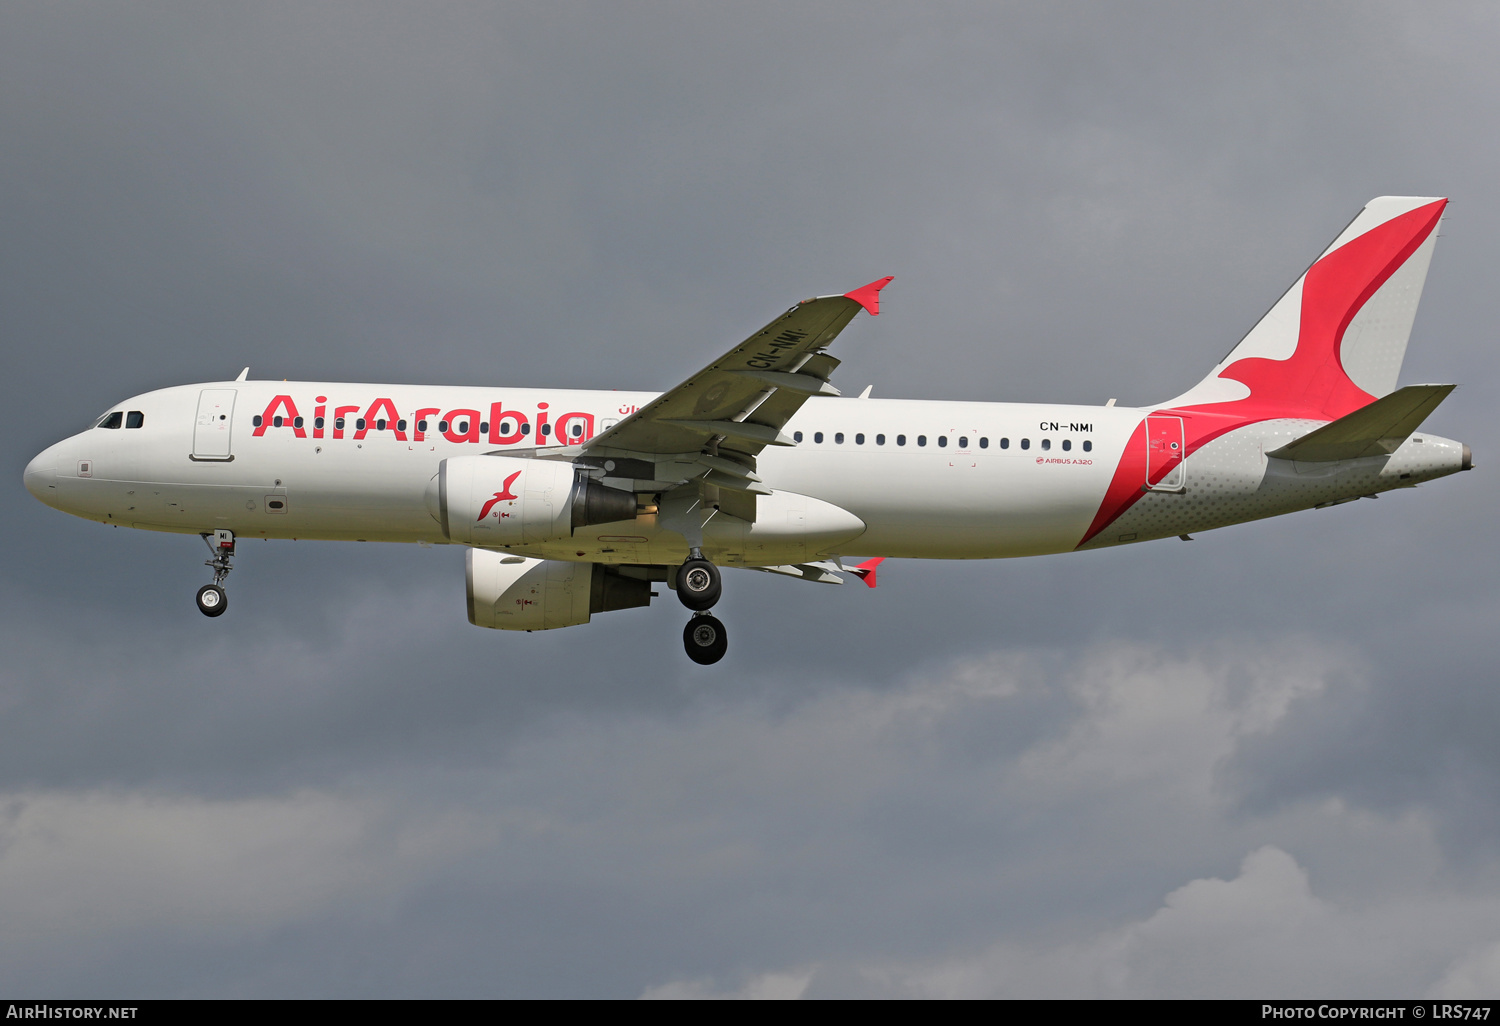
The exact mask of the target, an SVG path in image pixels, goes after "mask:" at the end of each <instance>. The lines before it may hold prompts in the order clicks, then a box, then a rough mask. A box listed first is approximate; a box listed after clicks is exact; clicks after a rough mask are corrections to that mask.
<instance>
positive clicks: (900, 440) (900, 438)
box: [896, 435, 906, 445]
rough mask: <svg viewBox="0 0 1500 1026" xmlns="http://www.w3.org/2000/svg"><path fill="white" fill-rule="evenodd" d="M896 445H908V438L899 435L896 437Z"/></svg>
mask: <svg viewBox="0 0 1500 1026" xmlns="http://www.w3.org/2000/svg"><path fill="white" fill-rule="evenodd" d="M896 444H897V445H905V444H906V436H905V435H897V436H896Z"/></svg>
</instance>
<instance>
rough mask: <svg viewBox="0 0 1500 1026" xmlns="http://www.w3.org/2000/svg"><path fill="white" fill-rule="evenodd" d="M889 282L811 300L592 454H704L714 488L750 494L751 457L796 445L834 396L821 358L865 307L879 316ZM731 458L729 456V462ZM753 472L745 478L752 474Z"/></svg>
mask: <svg viewBox="0 0 1500 1026" xmlns="http://www.w3.org/2000/svg"><path fill="white" fill-rule="evenodd" d="M890 281H891V279H890V278H882V279H880V280H879V281H873V282H871V283H870V284H868V285H866V286H864V287H863V288H858V289H855V290H854V291H853V292H846V293H845V294H844V295H842V296H820V297H818V298H816V299H809V300H805V301H804V302H801V303H798V304H797V305H796V306H794V307H792V308H791V309H790V310H788V311H787V312H786V313H784V314H782V315H781V316H780V317H778V318H776V319H775V320H773V321H772V322H771V323H770V324H767V325H766V326H765V327H764V328H762V329H761V330H760V331H757V332H756V333H755V334H753V335H751V336H750V337H749V338H747V339H746V340H745V341H744V342H742V343H740V344H739V345H738V346H736V347H735V348H733V349H731V350H730V351H729V352H728V353H726V354H724V355H723V356H721V357H720V358H719V359H717V360H715V361H714V362H713V363H711V364H709V365H708V366H707V367H705V368H703V369H702V370H701V371H699V372H698V373H697V374H694V375H693V376H692V377H690V378H688V379H687V380H686V381H684V382H683V383H682V384H680V385H678V386H677V387H676V388H673V389H671V390H670V391H667V392H665V393H663V394H662V395H660V396H658V397H657V398H656V399H654V400H653V401H652V402H650V403H648V404H647V405H646V406H643V407H642V408H641V409H639V410H637V411H636V412H634V413H632V414H631V415H630V416H628V417H626V418H625V419H624V420H622V421H620V422H619V423H618V424H616V425H615V426H614V427H612V428H610V429H609V430H607V431H603V432H600V433H599V434H597V435H595V436H594V437H593V438H591V439H590V440H589V441H587V442H585V443H584V446H583V449H584V452H585V453H586V454H588V455H595V456H602V455H619V456H627V457H628V456H653V455H655V456H664V455H673V454H677V455H683V456H686V457H687V458H688V459H689V460H692V459H694V456H695V454H706V455H707V457H708V458H709V459H713V460H715V462H713V463H710V464H706V465H708V466H710V467H711V469H710V471H709V473H710V475H711V476H712V477H713V479H714V480H713V481H711V482H710V483H714V484H718V485H719V486H721V487H727V488H739V489H743V490H745V491H749V492H756V491H764V489H761V488H757V487H747V485H748V486H754V485H755V484H756V483H757V482H758V480H759V479H758V478H755V477H754V473H753V471H754V466H755V457H756V455H757V454H759V453H760V451H761V450H762V449H764V448H765V447H766V446H768V445H792V444H794V443H793V442H792V440H791V439H790V438H788V437H787V436H786V435H784V434H783V433H782V431H781V429H782V428H783V427H784V426H786V422H787V421H789V420H791V418H792V415H793V414H794V413H796V412H797V410H798V408H800V407H801V406H802V404H803V403H804V402H806V401H807V398H808V396H813V395H838V394H839V393H838V390H837V389H835V388H834V387H833V386H832V385H830V384H829V383H828V376H829V375H830V374H831V373H833V369H834V368H835V367H837V366H838V365H839V361H838V360H836V359H834V358H833V357H831V356H829V355H828V354H827V353H826V352H825V350H826V349H827V347H828V345H829V343H831V342H832V341H833V340H834V338H835V337H836V336H837V335H838V333H839V332H841V331H843V330H844V326H845V325H847V324H848V323H849V322H850V321H851V320H853V318H854V315H855V314H856V313H858V312H859V311H860V310H861V309H864V310H868V311H869V312H870V313H871V314H878V313H879V312H880V290H881V289H883V288H885V286H886V285H888V284H890ZM726 457H727V458H726ZM747 473H748V474H749V476H748V477H747V476H746V474H747Z"/></svg>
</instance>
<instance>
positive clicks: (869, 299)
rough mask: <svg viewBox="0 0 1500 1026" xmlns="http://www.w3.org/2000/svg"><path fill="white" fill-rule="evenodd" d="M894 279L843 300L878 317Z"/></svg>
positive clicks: (888, 279)
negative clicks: (882, 294)
mask: <svg viewBox="0 0 1500 1026" xmlns="http://www.w3.org/2000/svg"><path fill="white" fill-rule="evenodd" d="M894 277H895V275H894V274H891V275H887V276H886V277H884V278H881V279H880V280H879V281H872V282H870V284H868V285H865V286H864V287H862V288H857V289H855V290H854V291H853V292H845V293H844V298H845V299H852V300H854V301H855V302H856V303H858V304H859V305H860V306H862V307H864V308H865V309H866V310H868V311H870V316H871V317H879V316H880V290H881V289H883V288H885V287H886V286H887V285H889V284H890V283H891V279H893V278H894ZM870 587H872V588H873V587H875V586H874V585H873V584H872V585H870Z"/></svg>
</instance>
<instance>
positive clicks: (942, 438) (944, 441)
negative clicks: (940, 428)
mask: <svg viewBox="0 0 1500 1026" xmlns="http://www.w3.org/2000/svg"><path fill="white" fill-rule="evenodd" d="M938 446H939V447H940V448H947V446H948V436H947V435H938Z"/></svg>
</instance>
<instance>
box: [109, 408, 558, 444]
mask: <svg viewBox="0 0 1500 1026" xmlns="http://www.w3.org/2000/svg"><path fill="white" fill-rule="evenodd" d="M131 416H133V417H138V416H140V414H131ZM324 422H325V420H324V418H323V417H314V418H313V427H315V428H317V429H318V430H320V431H321V430H322V429H323V425H324ZM250 423H252V424H254V425H255V426H256V427H260V426H261V425H262V424H264V423H265V418H263V417H262V416H261V415H260V414H258V413H257V414H256V415H255V416H254V417H253V418H251V421H250ZM287 423H288V420H287V418H286V417H280V416H277V417H272V418H271V426H272V427H283V426H285V425H286V424H287ZM290 423H291V425H292V427H302V425H303V419H302V418H301V417H292V418H291V420H290ZM104 426H105V427H108V426H109V425H107V424H106V425H104ZM114 426H115V427H119V426H120V425H118V424H116V425H114ZM130 426H131V427H140V425H139V424H132V425H130ZM388 426H390V421H388V420H386V419H385V418H384V417H382V418H380V419H378V420H376V421H375V430H376V431H384V430H385V429H386V428H387V427H388ZM427 426H428V422H427V421H425V420H419V421H417V430H418V431H422V432H426V431H427ZM395 427H396V430H397V431H405V430H406V421H404V420H398V421H396V424H395ZM437 428H438V430H439V431H447V430H448V422H447V421H446V420H440V421H438V425H437ZM333 429H334V430H335V431H342V430H344V418H343V417H335V418H334V421H333ZM354 429H355V430H356V431H363V430H365V418H363V417H359V418H357V419H356V420H355V421H354ZM454 430H455V431H457V432H458V433H459V434H461V435H466V434H468V433H469V422H468V421H467V420H460V421H456V422H455V425H454ZM489 430H490V425H489V423H488V422H481V423H480V425H479V432H480V434H486V433H488V432H489ZM521 434H523V435H529V434H531V425H530V424H522V425H521ZM551 434H552V425H551V424H543V425H542V427H541V435H542V437H543V438H547V437H549V436H550V435H551ZM568 434H569V435H571V436H572V437H574V438H582V437H583V425H582V424H580V423H578V422H577V421H574V422H573V423H572V424H569V425H568Z"/></svg>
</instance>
